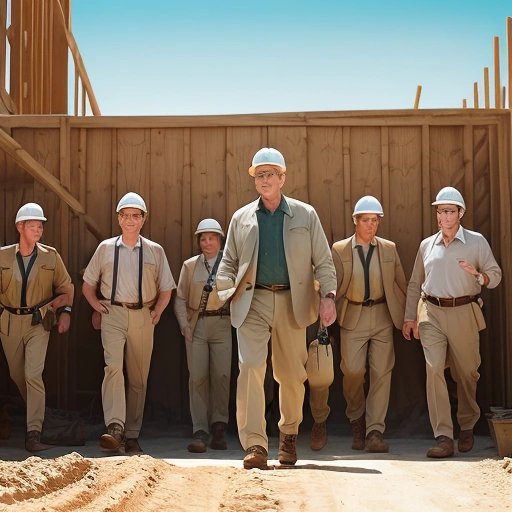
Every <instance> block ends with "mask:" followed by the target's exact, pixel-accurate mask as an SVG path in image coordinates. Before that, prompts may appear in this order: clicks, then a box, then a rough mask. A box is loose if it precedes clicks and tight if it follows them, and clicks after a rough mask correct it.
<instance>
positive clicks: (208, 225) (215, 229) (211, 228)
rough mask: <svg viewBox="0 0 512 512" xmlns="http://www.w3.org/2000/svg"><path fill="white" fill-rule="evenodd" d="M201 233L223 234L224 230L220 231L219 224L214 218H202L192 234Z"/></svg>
mask: <svg viewBox="0 0 512 512" xmlns="http://www.w3.org/2000/svg"><path fill="white" fill-rule="evenodd" d="M201 233H218V234H219V235H221V236H224V231H222V228H221V227H220V224H219V223H218V222H217V221H216V220H215V219H203V220H202V221H201V222H200V223H199V224H198V225H197V229H196V232H195V233H194V235H200V234H201Z"/></svg>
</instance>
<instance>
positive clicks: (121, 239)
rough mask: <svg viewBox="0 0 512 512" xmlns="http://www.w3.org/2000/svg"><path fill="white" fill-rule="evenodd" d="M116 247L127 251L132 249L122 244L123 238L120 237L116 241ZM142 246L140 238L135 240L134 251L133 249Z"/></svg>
mask: <svg viewBox="0 0 512 512" xmlns="http://www.w3.org/2000/svg"><path fill="white" fill-rule="evenodd" d="M116 245H117V246H118V247H126V248H128V249H132V247H129V246H128V245H126V244H125V243H124V242H123V237H122V236H120V237H119V238H118V239H117V242H116ZM141 245H142V240H141V239H140V236H139V238H137V243H136V244H135V246H134V247H133V248H134V249H135V247H140V246H141Z"/></svg>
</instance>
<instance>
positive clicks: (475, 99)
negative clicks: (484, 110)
mask: <svg viewBox="0 0 512 512" xmlns="http://www.w3.org/2000/svg"><path fill="white" fill-rule="evenodd" d="M473 106H474V108H480V107H479V104H478V82H473Z"/></svg>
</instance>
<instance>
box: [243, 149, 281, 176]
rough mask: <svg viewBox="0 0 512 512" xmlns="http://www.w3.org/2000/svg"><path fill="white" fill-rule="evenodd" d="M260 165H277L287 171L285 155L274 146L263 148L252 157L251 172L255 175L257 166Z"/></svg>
mask: <svg viewBox="0 0 512 512" xmlns="http://www.w3.org/2000/svg"><path fill="white" fill-rule="evenodd" d="M259 165H277V166H278V167H280V168H281V170H282V171H283V172H286V164H285V163H284V156H283V155H282V154H281V153H280V152H279V151H277V149H274V148H261V149H260V150H259V151H257V152H256V154H255V155H254V156H253V158H252V165H251V167H249V174H250V175H251V176H254V174H255V173H256V167H258V166H259Z"/></svg>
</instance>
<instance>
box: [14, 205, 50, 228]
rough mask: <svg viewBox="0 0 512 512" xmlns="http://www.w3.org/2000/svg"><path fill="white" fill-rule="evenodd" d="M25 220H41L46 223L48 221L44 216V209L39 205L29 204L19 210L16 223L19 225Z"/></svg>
mask: <svg viewBox="0 0 512 512" xmlns="http://www.w3.org/2000/svg"><path fill="white" fill-rule="evenodd" d="M25 220H41V221H43V222H44V221H46V220H47V219H46V217H45V216H44V213H43V209H42V208H41V207H40V206H39V205H38V204H37V203H27V204H24V205H23V206H22V207H21V208H20V209H19V210H18V213H17V214H16V220H15V221H14V223H15V224H17V223H18V222H23V221H25Z"/></svg>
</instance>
